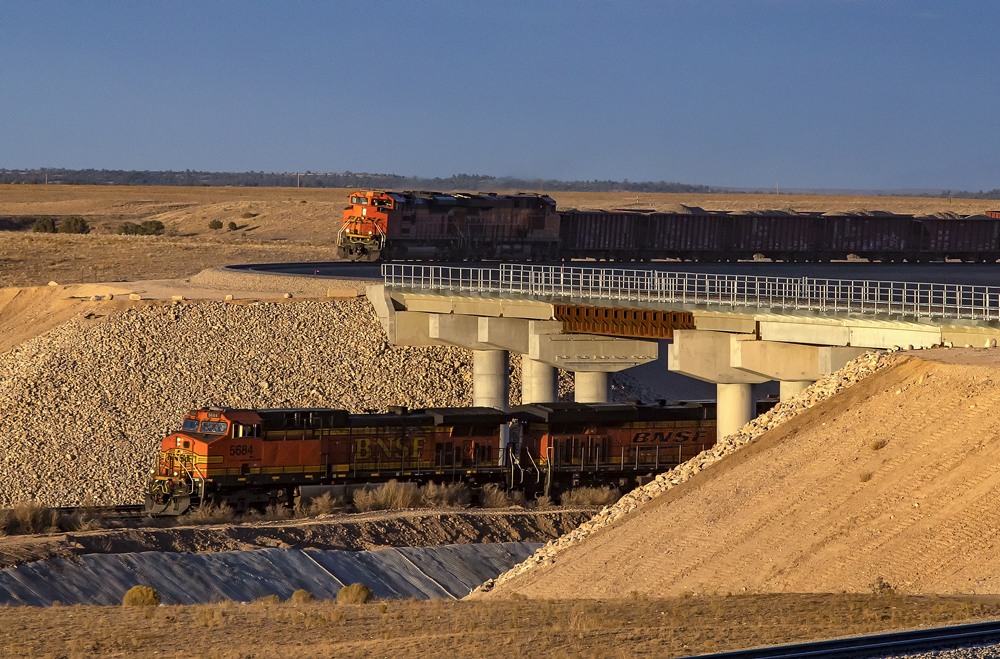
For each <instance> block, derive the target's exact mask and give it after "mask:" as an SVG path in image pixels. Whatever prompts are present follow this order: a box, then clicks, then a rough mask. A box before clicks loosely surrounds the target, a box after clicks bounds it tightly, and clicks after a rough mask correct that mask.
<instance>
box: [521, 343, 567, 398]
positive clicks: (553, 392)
mask: <svg viewBox="0 0 1000 659" xmlns="http://www.w3.org/2000/svg"><path fill="white" fill-rule="evenodd" d="M558 386H559V378H558V375H557V371H556V368H555V367H554V366H549V365H548V364H544V363H542V362H539V361H535V360H534V359H531V358H529V357H528V356H527V355H523V356H522V357H521V404H522V405H528V404H529V403H554V402H556V401H557V400H558V399H559V391H558Z"/></svg>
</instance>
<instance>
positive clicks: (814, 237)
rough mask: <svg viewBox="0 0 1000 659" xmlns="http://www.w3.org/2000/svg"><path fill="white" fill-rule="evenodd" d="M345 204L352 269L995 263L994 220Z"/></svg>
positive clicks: (343, 234)
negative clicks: (368, 264) (759, 260)
mask: <svg viewBox="0 0 1000 659" xmlns="http://www.w3.org/2000/svg"><path fill="white" fill-rule="evenodd" d="M348 202H349V205H348V206H347V208H346V209H345V210H344V215H343V220H342V222H341V226H340V229H339V233H338V237H337V245H338V247H337V253H338V256H339V257H340V258H342V259H348V260H355V261H374V260H378V259H380V258H382V259H386V260H444V261H454V260H484V259H504V260H510V261H552V260H569V259H597V260H606V261H648V260H652V259H666V258H670V259H681V260H685V261H702V262H723V261H738V260H747V259H753V258H754V257H755V256H763V257H766V258H770V259H774V260H778V261H790V262H823V261H830V260H842V259H846V258H847V257H848V255H854V256H857V257H861V258H866V259H869V260H871V261H883V262H900V263H902V262H908V263H922V262H927V261H941V260H944V259H960V260H963V261H973V262H990V263H992V262H995V261H997V260H998V259H1000V211H990V212H987V213H985V214H983V215H975V216H965V217H957V216H956V217H944V218H941V217H931V216H926V217H920V216H913V215H895V214H892V213H871V214H839V215H838V214H831V213H825V214H821V213H790V212H778V211H774V212H761V213H730V212H724V211H706V210H702V209H697V208H692V209H688V210H687V211H686V212H684V213H659V212H653V211H637V210H618V211H587V212H582V211H574V210H567V211H562V212H557V211H556V202H555V201H554V200H553V199H552V198H551V197H549V196H547V195H538V194H517V195H498V194H471V193H441V192H385V191H370V190H369V191H356V192H354V193H352V194H351V195H350V197H349V199H348Z"/></svg>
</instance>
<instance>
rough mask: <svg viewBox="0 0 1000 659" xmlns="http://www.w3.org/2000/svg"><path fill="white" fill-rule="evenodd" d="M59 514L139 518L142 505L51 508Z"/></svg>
mask: <svg viewBox="0 0 1000 659" xmlns="http://www.w3.org/2000/svg"><path fill="white" fill-rule="evenodd" d="M52 510H55V511H56V512H58V513H59V514H62V515H72V514H73V513H86V514H88V515H92V516H94V517H141V516H142V514H143V505H142V504H137V505H132V506H57V507H55V508H53V509H52Z"/></svg>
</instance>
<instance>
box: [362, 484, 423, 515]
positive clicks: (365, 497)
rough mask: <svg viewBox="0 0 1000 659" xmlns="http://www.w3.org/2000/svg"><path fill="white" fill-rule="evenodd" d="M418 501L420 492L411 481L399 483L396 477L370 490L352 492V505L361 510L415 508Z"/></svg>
mask: <svg viewBox="0 0 1000 659" xmlns="http://www.w3.org/2000/svg"><path fill="white" fill-rule="evenodd" d="M419 503H420V492H419V490H418V489H417V486H416V485H415V484H413V483H400V482H399V481H397V480H396V479H393V480H391V481H389V482H388V483H383V484H382V485H380V486H378V487H376V488H372V489H370V490H356V491H355V492H354V507H355V508H357V509H358V510H359V511H361V512H363V513H364V512H368V511H371V510H397V509H400V508H416V507H417V506H418V505H419Z"/></svg>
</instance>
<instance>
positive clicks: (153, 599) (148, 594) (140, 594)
mask: <svg viewBox="0 0 1000 659" xmlns="http://www.w3.org/2000/svg"><path fill="white" fill-rule="evenodd" d="M159 605H160V594H159V593H158V592H156V589H155V588H150V587H149V586H132V587H131V588H129V589H128V592H127V593H125V597H123V598H122V606H159Z"/></svg>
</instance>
